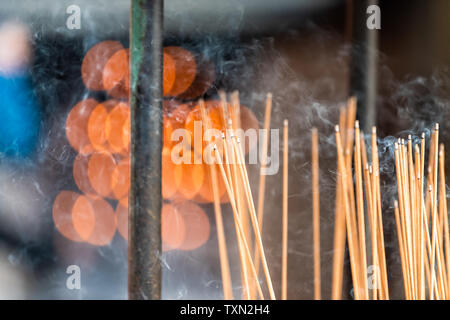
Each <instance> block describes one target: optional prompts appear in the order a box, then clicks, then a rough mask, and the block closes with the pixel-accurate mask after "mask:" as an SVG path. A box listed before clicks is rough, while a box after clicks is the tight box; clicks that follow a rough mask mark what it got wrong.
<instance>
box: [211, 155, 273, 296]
mask: <svg viewBox="0 0 450 320" xmlns="http://www.w3.org/2000/svg"><path fill="white" fill-rule="evenodd" d="M214 152H215V155H216V156H215V158H216V162H217V164H218V165H219V168H220V173H221V174H222V178H223V181H224V184H225V188H226V190H227V193H228V197H229V198H230V203H231V207H232V209H233V215H234V216H235V223H236V226H237V233H238V236H239V237H240V238H241V239H242V243H243V246H244V250H245V255H246V257H247V259H248V261H249V265H250V270H251V272H252V275H253V277H254V278H255V279H258V276H257V274H256V270H255V265H254V263H253V261H252V258H251V253H250V249H249V247H248V244H247V241H246V239H245V235H244V230H243V229H242V224H241V221H240V219H239V213H238V210H237V207H236V202H235V199H234V195H233V192H232V190H231V188H230V183H229V181H228V178H227V175H226V173H225V169H224V168H223V164H222V160H221V156H220V154H219V151H218V150H217V146H215V147H214ZM256 288H257V291H258V294H259V296H260V297H261V299H264V295H263V292H262V290H261V286H260V285H259V282H257V285H256Z"/></svg>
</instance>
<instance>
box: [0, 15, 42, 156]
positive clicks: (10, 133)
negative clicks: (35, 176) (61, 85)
mask: <svg viewBox="0 0 450 320" xmlns="http://www.w3.org/2000/svg"><path fill="white" fill-rule="evenodd" d="M29 38H30V37H29V33H28V30H27V29H26V27H25V26H23V25H21V24H18V23H5V24H3V25H2V26H1V27H0V157H3V156H7V157H13V158H17V157H27V156H30V155H31V154H32V153H33V151H34V150H35V148H36V145H37V140H38V135H39V126H40V111H39V107H38V104H37V102H36V97H35V96H34V93H33V88H32V85H31V79H30V75H29V73H28V68H29V64H30V61H31V59H32V53H31V52H32V50H31V46H30V40H29Z"/></svg>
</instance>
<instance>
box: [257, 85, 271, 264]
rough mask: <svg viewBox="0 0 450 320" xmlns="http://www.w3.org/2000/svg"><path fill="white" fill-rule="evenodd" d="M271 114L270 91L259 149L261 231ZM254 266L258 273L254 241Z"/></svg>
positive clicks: (260, 228)
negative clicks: (260, 148) (260, 147)
mask: <svg viewBox="0 0 450 320" xmlns="http://www.w3.org/2000/svg"><path fill="white" fill-rule="evenodd" d="M271 114H272V93H268V94H267V98H266V111H265V116H264V136H263V141H262V150H261V167H260V170H259V190H258V226H259V230H261V232H262V231H263V219H264V197H265V189H266V174H265V170H266V167H267V149H268V146H269V130H270V118H271ZM254 252H255V258H254V261H255V267H256V272H257V273H259V266H260V260H259V251H258V249H257V247H256V243H255V248H254Z"/></svg>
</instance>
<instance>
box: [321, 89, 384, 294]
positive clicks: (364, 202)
mask: <svg viewBox="0 0 450 320" xmlns="http://www.w3.org/2000/svg"><path fill="white" fill-rule="evenodd" d="M355 116H356V99H355V98H351V99H349V101H348V105H347V107H346V108H341V110H340V117H339V118H340V121H339V125H336V127H335V135H336V148H337V162H338V163H337V167H338V170H337V173H338V176H337V186H336V207H335V215H336V217H335V219H336V222H335V234H334V257H333V271H332V295H331V298H332V299H341V297H342V278H343V267H344V254H345V246H346V241H347V243H348V253H349V257H350V267H351V275H352V283H353V289H354V298H355V299H357V300H360V299H365V300H367V299H370V298H371V299H373V300H378V299H380V300H384V299H389V291H388V279H387V270H386V257H385V250H384V232H383V219H382V210H381V194H380V173H379V159H378V146H377V136H376V128H375V127H374V128H373V129H372V136H371V157H370V159H371V163H369V162H368V159H369V155H368V153H367V150H366V145H365V141H364V135H363V133H362V132H361V130H360V128H359V122H358V121H355ZM316 161H317V160H316ZM313 165H314V163H313ZM313 188H314V189H317V188H318V184H314V185H313ZM314 189H313V194H314V193H318V190H314ZM316 206H317V204H316V205H315V207H316ZM315 210H318V209H315ZM315 215H318V213H315ZM366 219H367V220H368V223H367V222H366ZM366 225H368V229H369V234H370V243H369V244H370V249H371V250H370V252H368V247H369V245H366ZM314 228H315V230H317V229H318V227H314ZM316 232H318V231H316ZM316 237H317V238H318V236H316ZM317 241H318V240H316V241H315V242H317ZM316 246H317V244H316ZM316 250H317V249H316ZM315 257H316V258H315V259H316V260H317V259H318V257H319V254H318V253H317V254H315ZM368 261H371V267H370V271H371V273H373V276H372V277H371V278H372V281H371V283H369V282H368V280H367V279H368V272H369V267H368ZM316 264H317V262H316ZM316 268H317V267H316ZM318 272H320V271H316V274H317V273H318ZM315 279H317V276H316V277H315ZM318 279H319V281H320V273H319V277H318ZM316 281H317V280H316ZM317 290H319V289H316V291H317ZM369 290H371V291H372V295H371V296H370V294H369ZM316 297H317V296H316Z"/></svg>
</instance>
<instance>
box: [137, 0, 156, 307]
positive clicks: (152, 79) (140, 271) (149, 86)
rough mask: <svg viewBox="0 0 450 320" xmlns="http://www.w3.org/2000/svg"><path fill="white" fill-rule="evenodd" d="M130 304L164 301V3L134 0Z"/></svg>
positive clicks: (154, 0) (150, 0)
mask: <svg viewBox="0 0 450 320" xmlns="http://www.w3.org/2000/svg"><path fill="white" fill-rule="evenodd" d="M130 24H131V31H130V57H131V59H130V60H131V62H130V73H131V74H130V86H131V89H130V108H131V184H130V199H129V200H130V201H129V249H128V250H129V253H128V297H129V299H160V298H161V259H160V256H161V149H162V134H161V130H162V129H161V128H162V50H163V44H162V43H163V0H132V1H131V21H130Z"/></svg>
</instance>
